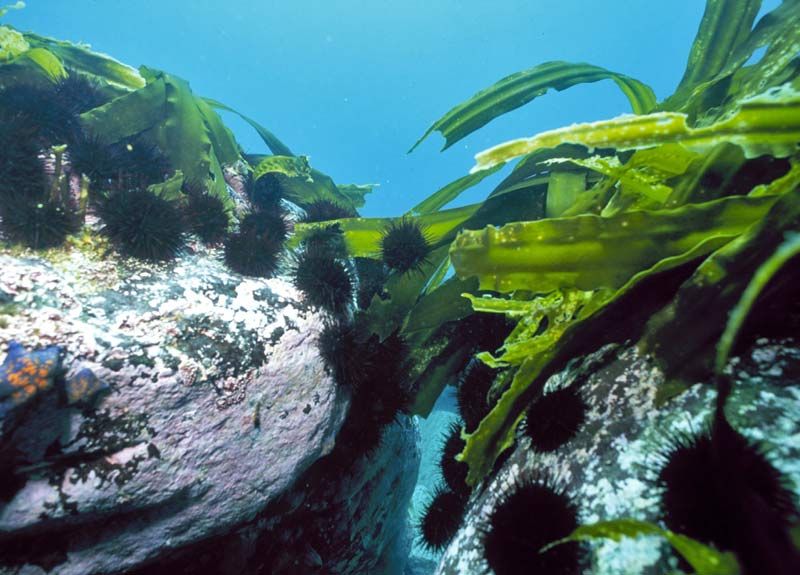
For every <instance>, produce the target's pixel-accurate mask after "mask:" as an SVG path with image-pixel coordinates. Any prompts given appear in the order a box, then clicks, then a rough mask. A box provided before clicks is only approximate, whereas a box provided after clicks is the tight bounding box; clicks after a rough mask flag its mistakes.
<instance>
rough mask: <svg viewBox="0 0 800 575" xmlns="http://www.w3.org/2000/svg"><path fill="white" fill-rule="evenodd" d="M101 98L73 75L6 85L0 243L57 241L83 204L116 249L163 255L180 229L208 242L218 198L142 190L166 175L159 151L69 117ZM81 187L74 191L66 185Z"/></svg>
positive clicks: (1, 114)
mask: <svg viewBox="0 0 800 575" xmlns="http://www.w3.org/2000/svg"><path fill="white" fill-rule="evenodd" d="M107 101H108V97H107V96H106V95H105V94H104V93H103V92H102V91H101V89H100V88H99V87H98V86H96V85H95V84H94V83H93V82H92V81H90V80H88V79H87V78H86V77H84V76H82V75H81V74H79V73H77V72H71V73H70V74H69V75H68V76H67V77H66V78H65V79H63V80H61V81H59V82H58V83H56V84H53V85H32V84H16V85H13V86H9V87H6V88H5V89H3V90H2V91H0V146H2V148H3V155H2V159H0V217H1V218H2V231H3V233H4V235H5V237H6V239H8V240H10V241H12V242H18V243H22V244H24V245H27V246H29V247H32V248H35V249H36V248H47V247H54V246H57V245H59V244H61V243H63V241H64V240H65V239H66V237H67V235H68V234H70V233H72V232H74V231H77V230H78V229H79V228H80V225H81V222H82V218H83V213H82V211H83V210H84V209H85V207H86V205H85V202H87V201H88V202H91V203H92V205H94V206H95V208H96V210H97V213H98V215H99V216H100V217H101V219H102V222H103V227H102V231H103V232H104V233H105V235H107V236H108V238H109V239H110V240H111V242H112V244H113V245H114V246H115V247H117V249H118V250H119V251H120V253H122V254H124V255H129V256H133V257H137V258H142V259H146V260H153V261H160V260H167V259H170V258H172V257H173V256H174V255H175V254H176V253H177V252H178V251H179V250H180V249H181V248H182V246H183V244H184V239H185V233H186V232H187V231H191V232H194V233H196V234H197V235H198V236H199V237H200V239H201V240H203V241H206V242H209V243H213V242H217V241H219V240H220V239H221V237H222V236H223V235H224V233H225V232H226V231H227V227H228V214H227V212H226V210H225V208H224V206H223V203H222V201H220V200H219V199H218V198H216V197H214V196H212V195H210V194H209V193H207V192H205V191H203V190H199V189H197V187H195V189H194V191H193V193H191V194H188V197H187V198H184V200H185V201H181V202H176V201H169V200H166V199H164V198H162V197H160V196H158V195H156V194H154V193H153V192H151V191H149V190H148V187H149V186H151V185H152V184H157V183H160V182H163V181H164V180H165V178H166V177H167V176H168V175H169V173H170V169H169V162H168V161H167V159H166V157H165V156H164V154H163V153H162V152H161V150H160V149H159V148H158V147H157V146H155V145H154V144H152V143H150V142H149V141H147V140H145V139H143V138H141V137H134V138H128V139H124V140H122V141H119V142H116V143H111V144H109V143H106V142H104V141H103V140H102V139H101V138H99V137H98V136H96V135H95V134H93V133H92V132H90V131H88V130H86V129H84V127H83V126H82V125H81V122H80V120H79V114H81V113H84V112H86V111H88V110H91V109H94V108H96V107H98V106H101V105H103V104H104V103H106V102H107ZM81 178H83V182H82V183H80V184H79V185H80V186H81V187H82V188H83V189H86V190H87V191H88V192H89V197H88V198H83V197H80V194H78V193H77V192H76V190H75V189H74V187H75V182H76V181H78V182H80V180H81Z"/></svg>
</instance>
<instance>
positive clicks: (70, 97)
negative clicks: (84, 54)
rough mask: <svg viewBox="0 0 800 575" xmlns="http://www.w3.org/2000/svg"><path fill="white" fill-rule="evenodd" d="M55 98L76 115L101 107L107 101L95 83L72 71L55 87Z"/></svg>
mask: <svg viewBox="0 0 800 575" xmlns="http://www.w3.org/2000/svg"><path fill="white" fill-rule="evenodd" d="M55 96H56V98H57V99H58V100H59V102H60V104H61V105H62V106H63V107H64V108H66V109H68V110H69V111H70V112H72V113H73V114H76V115H77V114H83V113H84V112H88V111H89V110H92V109H93V108H97V107H98V106H102V105H103V104H105V103H106V100H107V98H106V97H105V96H104V95H103V93H102V92H101V91H100V88H99V87H98V85H97V84H96V83H95V82H92V81H91V80H89V79H88V78H86V77H85V76H82V75H81V74H79V73H77V72H74V71H73V72H70V74H69V76H67V77H66V78H64V79H63V80H59V82H58V83H57V84H56V85H55Z"/></svg>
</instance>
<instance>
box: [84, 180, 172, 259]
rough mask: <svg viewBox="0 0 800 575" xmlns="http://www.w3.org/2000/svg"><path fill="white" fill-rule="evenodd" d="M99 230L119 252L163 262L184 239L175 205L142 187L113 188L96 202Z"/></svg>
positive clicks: (170, 256)
mask: <svg viewBox="0 0 800 575" xmlns="http://www.w3.org/2000/svg"><path fill="white" fill-rule="evenodd" d="M98 212H99V215H100V218H101V219H102V220H103V224H104V226H103V232H104V233H105V234H106V235H107V236H108V238H109V239H110V240H111V242H112V243H113V244H114V245H116V246H117V248H118V249H119V250H120V252H121V253H123V254H124V255H128V256H133V257H135V258H139V259H144V260H150V261H164V260H169V259H171V258H173V257H175V255H177V253H178V252H179V251H180V249H181V248H182V247H183V242H184V225H183V221H184V220H183V217H182V214H181V212H180V210H179V209H178V206H177V205H176V204H175V203H173V202H170V201H168V200H165V199H164V198H161V197H159V196H157V195H156V194H154V193H152V192H149V191H147V190H144V189H133V190H116V191H113V192H111V193H110V194H109V195H108V196H106V197H105V198H103V199H102V200H101V201H100V205H99V209H98Z"/></svg>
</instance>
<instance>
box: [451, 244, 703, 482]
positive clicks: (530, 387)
mask: <svg viewBox="0 0 800 575" xmlns="http://www.w3.org/2000/svg"><path fill="white" fill-rule="evenodd" d="M718 241H719V239H718V238H712V239H709V240H706V242H701V243H699V244H698V245H696V246H694V247H693V248H692V249H690V250H688V251H686V252H684V253H682V254H679V255H676V256H673V257H669V258H665V259H662V260H660V261H659V262H657V263H656V264H655V265H653V266H652V267H651V268H649V269H646V270H644V271H641V272H639V273H638V274H636V275H635V276H633V277H632V278H631V279H630V280H629V281H628V282H627V283H626V284H625V285H624V286H622V287H621V288H619V289H618V290H616V291H614V290H595V291H594V292H593V293H592V294H591V296H585V297H587V298H588V301H586V302H584V305H583V307H579V306H576V308H575V312H574V313H573V314H572V315H571V316H569V315H568V314H562V315H561V316H560V317H561V318H562V319H563V321H562V323H560V324H558V325H556V326H555V327H554V326H551V325H547V327H546V329H544V330H543V331H541V332H534V334H533V335H532V336H531V337H527V335H528V334H527V333H526V332H525V331H517V333H516V334H514V333H512V335H511V336H510V337H509V339H507V340H506V343H505V346H504V348H503V349H510V346H511V345H512V344H515V343H519V344H520V345H519V346H516V347H515V348H514V353H515V354H517V355H521V356H523V357H524V359H523V360H522V362H521V363H520V365H519V368H518V369H517V370H516V372H515V374H514V377H513V380H512V382H511V385H510V386H509V387H508V389H506V390H505V391H504V392H503V393H502V395H501V396H500V399H499V401H498V402H497V404H496V405H495V406H494V407H493V408H492V410H491V411H490V412H489V414H488V415H487V416H486V417H485V418H484V419H483V420H482V421H481V423H480V425H479V426H478V429H477V430H475V432H474V433H472V434H471V435H468V436H466V437H465V439H466V447H465V449H464V451H463V452H462V453H461V455H460V456H459V459H460V460H461V461H464V462H465V463H467V464H468V466H469V474H468V477H467V482H468V483H469V484H470V485H476V484H477V483H478V482H479V481H481V480H482V479H483V478H484V477H485V476H486V475H487V474H488V473H489V472H490V471H491V469H492V467H493V465H494V462H495V461H496V460H497V458H498V457H499V456H500V454H501V453H502V452H503V451H505V450H506V449H508V448H509V447H511V445H513V443H514V430H515V429H516V427H517V425H518V423H519V422H520V420H521V419H522V417H523V414H524V412H525V409H526V408H527V406H528V405H529V404H530V403H531V402H532V401H534V400H535V399H536V398H537V397H539V396H540V395H541V393H542V390H543V388H544V383H545V381H546V380H547V378H548V377H550V376H551V375H553V374H554V373H557V372H558V371H560V370H561V369H563V368H564V367H566V365H567V362H569V361H570V360H572V359H574V358H576V357H580V356H582V355H585V354H588V353H591V352H593V351H596V350H597V349H599V348H601V347H602V346H604V345H606V344H610V343H618V342H621V341H624V340H626V339H629V338H638V334H639V333H640V332H641V329H643V326H644V323H645V322H646V321H647V320H648V319H649V318H650V317H651V315H652V313H653V312H655V311H656V310H658V309H660V308H661V307H662V306H663V305H664V304H666V303H667V302H668V301H669V299H670V298H671V297H672V296H673V295H674V291H675V290H676V289H677V288H678V286H679V285H680V284H681V283H682V282H683V281H684V280H685V279H686V277H687V276H688V275H689V274H690V273H691V271H692V270H693V269H694V267H695V266H696V263H697V261H698V260H699V259H701V258H702V257H703V256H704V255H705V254H707V253H708V252H709V247H708V243H711V244H712V245H713V244H714V243H716V242H718ZM576 296H580V294H574V293H573V294H571V297H572V298H573V299H572V301H573V302H574V301H576V299H575V298H576ZM508 301H509V303H508V306H509V311H510V314H512V317H513V314H515V313H518V312H519V305H518V303H517V302H514V301H513V300H508ZM577 301H580V298H578V299H577ZM541 303H542V304H545V305H547V306H548V309H543V311H544V312H545V313H549V314H551V315H552V314H553V313H558V308H557V307H556V304H557V303H558V302H556V301H553V300H549V301H548V300H543V301H542V302H541ZM493 311H494V312H499V311H502V308H501V307H499V305H497V304H496V307H495V309H494V310H493ZM551 330H552V331H551ZM514 337H520V341H519V342H517V341H515V339H513V338H514ZM497 361H498V362H503V363H510V362H506V360H505V358H504V356H503V355H502V354H501V355H500V356H499V357H498V358H497Z"/></svg>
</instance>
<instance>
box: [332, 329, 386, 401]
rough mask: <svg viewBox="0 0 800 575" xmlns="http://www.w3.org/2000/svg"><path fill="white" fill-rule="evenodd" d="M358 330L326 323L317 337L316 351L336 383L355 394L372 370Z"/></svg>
mask: <svg viewBox="0 0 800 575" xmlns="http://www.w3.org/2000/svg"><path fill="white" fill-rule="evenodd" d="M368 345H369V344H368V343H367V342H365V341H364V338H363V334H361V333H360V331H359V329H358V328H357V327H356V326H355V325H353V324H350V323H346V322H339V321H337V322H330V323H328V324H327V325H326V326H325V327H324V328H323V330H322V333H320V336H319V351H320V355H321V356H322V359H323V360H324V361H325V364H326V365H327V366H328V368H329V369H330V370H331V371H332V373H333V376H334V378H335V379H336V382H337V383H338V384H339V385H343V386H346V387H348V388H350V389H352V390H353V391H354V392H355V393H357V392H358V391H359V390H360V389H361V388H362V386H364V385H366V384H367V383H368V382H369V377H370V372H371V371H372V370H373V369H374V366H373V365H372V358H371V355H372V354H370V353H364V348H365V347H368Z"/></svg>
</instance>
